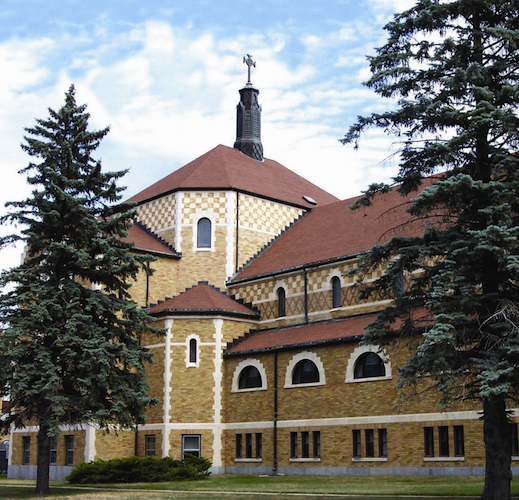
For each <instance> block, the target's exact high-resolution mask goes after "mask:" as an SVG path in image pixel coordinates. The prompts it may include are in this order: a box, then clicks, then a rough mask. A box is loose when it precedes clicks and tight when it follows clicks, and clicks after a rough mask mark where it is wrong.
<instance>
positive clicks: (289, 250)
mask: <svg viewBox="0 0 519 500" xmlns="http://www.w3.org/2000/svg"><path fill="white" fill-rule="evenodd" d="M415 196H416V194H414V195H413V196H409V197H407V198H404V197H402V196H401V195H400V194H399V193H398V192H397V191H396V190H392V191H390V192H389V193H387V194H383V195H378V196H376V197H375V199H374V200H373V205H372V206H370V207H365V208H360V209H357V210H351V209H350V208H349V206H350V205H351V204H352V203H353V202H354V201H355V198H351V199H349V200H344V201H340V202H337V203H330V204H328V205H324V206H318V207H316V208H314V209H313V210H312V211H311V212H310V213H308V214H307V215H305V216H304V217H302V218H301V219H300V220H298V221H297V222H296V223H295V224H294V225H293V226H292V227H291V228H290V229H288V230H287V231H286V232H285V233H284V234H282V235H281V237H279V238H278V239H277V240H276V241H274V242H273V243H272V244H271V245H270V246H268V247H267V248H266V249H265V251H264V252H263V253H261V254H260V255H259V256H258V257H256V258H255V259H254V260H251V262H250V263H249V264H248V265H246V266H245V267H244V268H243V270H242V271H240V272H238V273H237V274H236V275H235V276H234V277H233V278H232V279H231V280H230V282H229V284H231V285H232V284H233V283H234V282H237V281H241V280H247V279H251V278H253V277H258V276H265V275H271V274H274V273H276V272H280V271H283V270H290V269H296V268H301V267H303V266H305V265H308V264H311V265H312V264H318V263H324V262H329V261H331V260H334V259H338V258H340V257H345V256H353V255H356V254H359V253H360V252H364V251H367V250H368V249H370V248H371V247H372V246H373V245H375V244H377V243H384V242H386V241H388V240H389V239H390V238H391V237H392V236H394V235H402V236H413V235H415V234H419V233H422V232H423V228H424V225H423V223H422V222H412V223H409V224H406V223H407V222H409V221H410V215H409V214H408V213H407V212H406V211H405V209H406V207H407V206H408V204H407V203H406V202H409V201H410V200H411V198H413V197H415Z"/></svg>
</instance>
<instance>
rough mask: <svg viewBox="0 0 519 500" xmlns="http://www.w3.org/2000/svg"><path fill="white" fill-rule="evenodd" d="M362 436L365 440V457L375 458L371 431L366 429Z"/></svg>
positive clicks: (373, 439) (373, 438) (373, 437)
mask: <svg viewBox="0 0 519 500" xmlns="http://www.w3.org/2000/svg"><path fill="white" fill-rule="evenodd" d="M364 436H365V438H366V456H367V457H374V456H375V436H374V433H373V429H366V430H365V431H364Z"/></svg>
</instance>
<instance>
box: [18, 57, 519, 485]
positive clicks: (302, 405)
mask: <svg viewBox="0 0 519 500" xmlns="http://www.w3.org/2000/svg"><path fill="white" fill-rule="evenodd" d="M245 62H247V64H248V66H249V78H248V81H247V83H246V85H245V86H244V87H243V88H242V89H241V90H240V91H239V93H240V101H239V103H238V106H237V132H236V140H235V142H234V147H232V148H231V147H228V146H223V145H218V146H216V147H215V148H214V149H212V150H210V151H208V152H207V153H205V154H204V155H202V156H200V157H199V158H196V159H194V160H193V161H191V162H190V163H188V164H187V165H185V166H184V167H182V168H180V169H178V170H176V171H174V172H173V173H171V174H169V175H168V176H166V177H164V178H163V179H161V180H160V181H158V182H156V183H155V184H152V185H151V186H149V187H147V188H145V189H143V190H142V191H141V192H140V193H138V194H136V195H135V196H133V197H132V198H131V200H132V201H134V202H136V204H137V211H138V217H137V220H136V221H135V224H134V226H133V227H132V228H131V230H130V232H129V235H128V239H129V241H132V242H134V243H135V246H134V251H135V252H145V253H149V254H151V255H154V256H155V257H156V261H155V262H153V263H152V267H153V269H154V273H153V274H152V275H150V276H149V275H147V274H146V273H144V272H143V273H142V275H141V276H140V278H139V279H138V280H137V281H136V282H135V283H133V285H132V289H131V290H132V296H133V298H134V300H135V301H136V302H137V303H138V304H139V305H141V306H142V307H145V308H148V310H149V314H150V315H151V316H153V317H154V318H155V323H154V324H155V325H156V326H159V327H162V328H164V329H165V330H166V332H167V333H166V336H165V337H163V338H157V337H155V336H151V335H150V336H149V337H146V338H143V339H142V343H143V345H146V346H147V347H148V348H149V349H150V350H151V351H152V352H153V353H154V363H152V364H150V365H148V366H147V367H146V369H147V372H146V378H147V381H148V383H149V384H150V386H151V395H152V396H154V397H155V398H157V399H158V400H159V404H158V405H157V406H154V407H152V408H151V409H150V410H149V411H148V413H147V419H146V423H145V425H140V426H138V428H136V429H131V430H124V429H123V430H119V431H118V432H117V433H114V432H110V433H105V432H103V431H100V430H98V429H96V428H94V427H93V426H90V425H83V426H81V427H78V428H66V429H65V428H64V429H63V433H62V435H61V436H60V437H59V439H58V440H57V441H56V442H55V443H54V444H53V447H52V450H51V462H52V464H53V465H52V466H51V469H52V470H51V479H62V478H63V477H64V476H65V475H66V474H68V473H69V472H70V470H71V469H72V468H73V466H74V465H76V464H78V463H80V462H83V461H87V462H88V461H91V460H97V459H103V460H108V459H112V458H117V457H123V456H131V455H138V456H149V455H156V456H171V457H173V458H176V459H181V458H182V457H183V456H184V455H185V454H186V453H191V454H195V455H198V456H203V457H206V458H208V459H209V460H211V461H212V463H213V467H212V471H213V473H246V474H276V473H283V474H319V475H325V474H327V475H330V474H363V475H370V474H373V475H380V474H406V475H411V474H412V475H445V474H459V475H479V474H483V470H484V464H485V451H484V443H483V423H482V421H481V419H480V413H479V408H478V407H477V406H476V405H475V404H472V403H461V402H460V403H458V404H457V405H456V406H455V407H450V408H447V409H443V408H440V407H438V406H437V404H438V399H439V398H438V395H437V394H434V393H432V392H428V393H426V394H423V395H421V396H420V397H416V398H413V399H410V400H408V401H403V400H402V399H401V398H400V390H399V389H398V388H397V383H398V367H399V366H402V365H403V364H404V363H405V360H406V358H407V357H408V356H409V351H407V350H406V348H403V347H402V346H399V345H397V344H395V345H390V346H385V347H384V349H382V350H381V349H380V347H379V346H377V345H366V344H364V343H361V342H360V341H361V339H362V335H363V333H364V328H365V326H366V325H367V324H368V323H370V322H371V321H373V320H374V319H375V317H376V313H377V311H379V310H381V309H382V308H384V307H386V306H387V304H389V303H390V301H391V296H390V295H389V294H380V295H379V296H375V297H371V298H370V299H369V300H366V299H364V300H360V299H359V289H358V287H355V286H354V284H355V279H354V278H353V277H350V276H349V274H348V271H349V270H351V269H352V268H354V267H355V266H356V264H357V263H358V259H359V257H360V256H361V255H362V254H363V253H364V252H366V251H367V250H369V249H370V248H371V247H372V246H373V245H375V244H377V243H381V242H384V241H387V239H388V238H390V237H391V236H393V235H395V234H401V235H406V236H409V235H413V234H419V233H420V231H422V230H423V227H422V226H420V225H418V224H416V223H415V224H414V225H413V224H405V222H407V221H408V214H407V213H406V212H405V210H404V208H403V206H402V198H401V196H400V194H399V193H397V192H395V191H391V192H389V193H387V194H385V195H380V196H378V197H377V198H375V200H374V203H373V206H371V207H368V208H364V209H359V210H355V211H352V210H350V208H349V206H350V205H351V204H352V203H353V201H354V200H352V199H350V200H343V201H341V200H338V199H337V198H335V197H334V196H333V195H331V194H329V193H327V192H326V191H324V190H323V189H320V188H319V187H317V186H316V185H314V184H312V183H311V182H309V181H307V180H305V179H304V178H302V177H300V176H298V175H296V174H295V173H294V172H292V171H291V170H289V169H287V168H285V167H284V166H283V165H281V164H279V163H278V162H276V161H274V160H271V159H268V158H265V157H264V155H263V144H262V141H261V112H262V109H261V106H260V104H259V90H258V89H257V88H255V87H254V85H253V84H252V83H251V78H250V67H251V64H252V59H250V57H248V58H247V59H246V60H245ZM392 228H399V229H395V230H394V231H390V230H391V229H392ZM383 272H384V269H380V270H379V273H383ZM379 275H380V274H379ZM376 277H377V276H375V275H374V276H372V277H371V278H372V279H375V278H376ZM402 286H406V279H405V278H404V279H403V282H402ZM514 426H515V427H514V429H515V436H514V442H513V443H512V446H513V450H514V453H515V457H517V458H518V459H519V455H518V446H517V425H516V424H514ZM36 432H37V429H36V428H30V427H27V428H25V429H18V430H13V431H12V433H11V435H10V437H9V458H10V459H9V472H8V474H9V477H13V478H21V477H23V478H34V477H35V474H36V451H37V450H36V446H37V441H36Z"/></svg>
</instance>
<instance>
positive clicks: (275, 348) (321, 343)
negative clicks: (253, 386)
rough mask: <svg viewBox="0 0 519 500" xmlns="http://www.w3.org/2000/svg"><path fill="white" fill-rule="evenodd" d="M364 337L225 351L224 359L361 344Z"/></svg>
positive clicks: (357, 336) (356, 336)
mask: <svg viewBox="0 0 519 500" xmlns="http://www.w3.org/2000/svg"><path fill="white" fill-rule="evenodd" d="M362 337H363V335H355V336H350V337H338V338H335V339H326V340H315V341H310V342H301V343H296V344H287V345H279V346H273V347H264V348H259V349H249V350H247V351H239V352H227V351H224V353H223V356H224V358H233V357H239V356H249V355H251V354H261V353H270V352H281V351H293V350H295V349H302V348H305V347H316V346H325V345H334V344H345V343H349V342H359V341H360V340H361V339H362Z"/></svg>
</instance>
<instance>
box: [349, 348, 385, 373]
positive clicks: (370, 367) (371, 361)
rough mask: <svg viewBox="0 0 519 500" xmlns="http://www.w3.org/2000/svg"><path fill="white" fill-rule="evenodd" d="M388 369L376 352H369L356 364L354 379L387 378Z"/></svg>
mask: <svg viewBox="0 0 519 500" xmlns="http://www.w3.org/2000/svg"><path fill="white" fill-rule="evenodd" d="M385 376H386V367H385V365H384V361H382V358H381V357H380V356H379V355H377V354H375V353H374V352H367V353H365V354H363V355H362V356H360V357H359V359H358V360H357V363H355V373H354V378H369V377H385Z"/></svg>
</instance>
